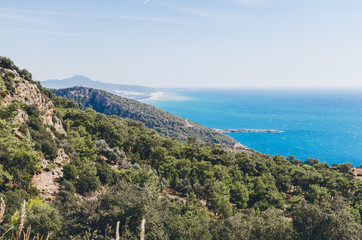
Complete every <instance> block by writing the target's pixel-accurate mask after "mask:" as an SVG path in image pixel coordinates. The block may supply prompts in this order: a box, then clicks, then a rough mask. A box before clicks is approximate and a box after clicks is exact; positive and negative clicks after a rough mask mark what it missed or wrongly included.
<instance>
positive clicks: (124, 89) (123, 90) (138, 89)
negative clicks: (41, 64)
mask: <svg viewBox="0 0 362 240" xmlns="http://www.w3.org/2000/svg"><path fill="white" fill-rule="evenodd" d="M41 84H42V85H43V86H44V87H47V88H50V89H60V88H70V87H75V86H81V87H88V88H95V89H100V90H105V91H107V92H110V93H113V94H116V95H119V96H122V97H127V98H131V99H136V100H141V99H147V98H149V97H151V96H152V93H156V92H158V90H157V89H155V88H150V87H144V86H138V85H126V84H114V83H104V82H100V81H93V80H91V79H89V78H88V77H86V76H81V75H75V76H73V77H71V78H67V79H63V80H47V81H42V82H41Z"/></svg>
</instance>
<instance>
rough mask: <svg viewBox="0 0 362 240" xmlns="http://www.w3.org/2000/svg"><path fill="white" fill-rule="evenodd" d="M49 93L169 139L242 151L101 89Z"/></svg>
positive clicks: (187, 123) (197, 127) (191, 125)
mask: <svg viewBox="0 0 362 240" xmlns="http://www.w3.org/2000/svg"><path fill="white" fill-rule="evenodd" d="M51 91H52V92H53V93H55V94H57V95H58V96H62V97H66V98H68V99H72V100H74V101H76V102H77V103H78V104H80V106H81V108H86V107H91V108H93V109H94V110H96V111H97V112H100V113H105V114H107V115H118V116H121V117H126V118H130V119H133V120H137V121H140V122H142V123H144V124H145V126H146V127H149V128H152V129H154V130H156V131H157V132H159V133H161V134H164V135H166V136H168V137H171V138H173V137H176V138H179V139H181V140H184V141H186V140H187V138H188V137H196V138H198V139H201V140H203V141H204V142H207V143H214V144H222V145H226V146H228V147H241V148H244V149H245V147H244V146H242V145H241V144H240V143H238V142H237V141H236V140H235V139H233V138H232V137H230V136H228V135H223V134H220V133H218V132H216V131H215V130H213V129H210V128H207V127H205V126H202V125H200V124H198V123H195V122H191V121H189V120H187V119H183V118H181V117H179V116H176V115H174V114H171V113H168V112H166V111H163V110H161V109H158V108H156V107H153V106H151V105H149V104H146V103H141V102H138V101H135V100H132V99H127V98H123V97H121V96H117V95H114V94H112V93H109V92H106V91H103V90H97V89H92V88H85V87H79V86H77V87H73V88H66V89H58V90H51Z"/></svg>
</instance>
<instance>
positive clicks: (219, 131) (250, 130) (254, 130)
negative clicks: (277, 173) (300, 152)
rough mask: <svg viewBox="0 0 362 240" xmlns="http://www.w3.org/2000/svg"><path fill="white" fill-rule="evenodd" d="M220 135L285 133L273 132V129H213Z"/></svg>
mask: <svg viewBox="0 0 362 240" xmlns="http://www.w3.org/2000/svg"><path fill="white" fill-rule="evenodd" d="M213 129H214V130H215V131H216V132H218V133H281V132H283V131H280V130H272V129H246V128H241V129H228V128H225V129H217V128H213Z"/></svg>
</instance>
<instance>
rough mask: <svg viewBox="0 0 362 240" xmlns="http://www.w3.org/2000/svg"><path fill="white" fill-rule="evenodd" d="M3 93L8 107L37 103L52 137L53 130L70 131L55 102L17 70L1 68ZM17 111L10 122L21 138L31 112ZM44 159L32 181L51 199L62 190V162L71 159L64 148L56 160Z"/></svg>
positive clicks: (1, 103) (3, 103) (2, 102)
mask: <svg viewBox="0 0 362 240" xmlns="http://www.w3.org/2000/svg"><path fill="white" fill-rule="evenodd" d="M0 95H1V97H0V107H2V108H9V106H10V105H11V104H14V103H19V104H20V106H31V105H32V106H35V107H36V108H37V109H38V110H39V119H40V121H41V124H42V125H43V126H44V128H45V129H46V131H47V132H48V133H49V134H50V135H51V136H52V138H53V139H55V138H56V136H55V134H54V133H58V134H60V135H66V134H67V133H66V131H65V130H64V128H63V125H62V121H61V120H60V118H59V117H58V116H57V114H58V113H57V109H56V108H55V107H54V104H53V103H52V101H51V100H50V99H49V98H48V97H47V96H45V95H44V94H42V92H41V91H40V90H39V88H38V86H37V84H36V83H35V82H33V81H29V80H26V79H24V78H23V77H21V76H20V74H19V73H18V71H17V70H13V69H7V68H3V67H0ZM16 111H17V114H16V115H15V117H14V118H13V119H11V122H12V124H13V127H14V130H15V136H16V137H17V138H18V139H22V138H25V136H24V134H23V133H22V132H21V131H19V128H20V126H22V125H23V124H25V123H27V122H28V121H29V114H28V113H27V111H26V110H25V109H24V107H19V108H18V109H16ZM51 129H53V131H52V130H51ZM42 158H43V159H42V163H41V170H40V171H39V172H37V173H35V174H34V176H33V183H34V186H35V187H37V188H38V190H39V191H40V194H41V196H42V197H43V198H45V199H51V198H53V196H54V195H55V194H56V192H57V191H58V189H59V183H58V180H59V178H60V177H62V175H63V171H62V165H63V164H65V163H68V162H69V157H68V156H67V154H66V153H65V152H64V149H62V148H60V149H58V153H57V157H56V158H55V159H53V160H51V159H47V158H46V157H45V156H43V157H42Z"/></svg>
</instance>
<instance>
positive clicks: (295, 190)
mask: <svg viewBox="0 0 362 240" xmlns="http://www.w3.org/2000/svg"><path fill="white" fill-rule="evenodd" d="M190 124H193V123H190ZM351 167H352V166H351V164H348V163H345V164H340V165H338V166H336V167H333V168H332V167H329V166H328V165H327V164H324V163H320V162H319V160H318V159H308V160H306V161H305V162H304V163H303V162H302V161H300V160H298V159H295V158H294V157H293V156H289V157H288V158H284V157H282V156H279V155H276V156H270V155H264V154H261V153H251V154H246V153H232V152H230V151H226V150H223V149H222V148H220V146H218V145H213V144H204V143H202V142H201V141H200V142H197V141H188V142H182V141H178V140H176V139H170V138H166V137H164V136H162V135H160V134H159V133H157V132H156V131H155V130H152V129H150V128H147V127H145V126H144V125H143V124H142V123H140V122H138V121H134V120H131V119H128V118H121V117H119V116H115V115H112V116H109V115H105V114H102V113H98V112H96V111H94V110H92V109H89V108H87V109H86V110H85V111H84V110H81V109H79V107H78V105H77V104H76V103H75V102H73V101H71V100H69V99H66V98H64V97H59V96H56V95H54V94H52V93H51V92H50V91H49V90H47V89H44V88H42V86H41V85H40V84H39V83H37V82H35V81H33V80H32V78H31V74H30V73H29V72H28V71H26V70H20V69H18V68H17V67H16V66H15V65H14V64H13V63H12V62H11V60H10V59H7V58H3V57H0V236H1V237H0V238H1V239H11V240H13V239H14V240H15V239H24V240H25V239H27V240H28V239H61V240H63V239H64V240H67V239H79V240H80V239H104V240H105V239H122V240H123V239H139V238H140V236H141V235H144V239H205V240H214V239H215V240H221V239H223V240H224V239H226V240H229V239H230V240H239V239H252V240H257V239H271V240H279V239H295V240H304V239H351V240H360V239H361V231H362V225H361V222H362V219H361V214H362V181H361V180H357V179H356V178H355V177H354V175H353V173H352V172H351ZM142 237H143V236H142Z"/></svg>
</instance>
